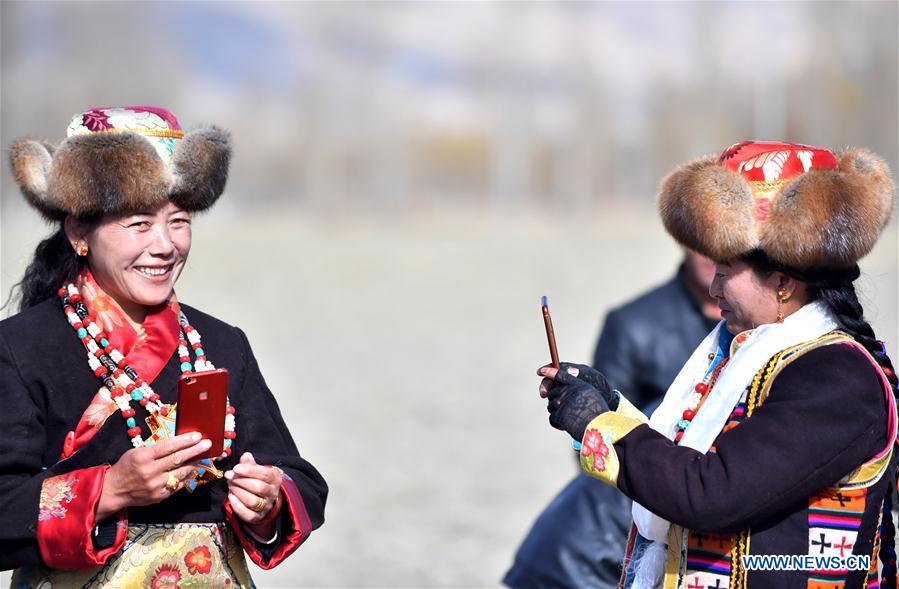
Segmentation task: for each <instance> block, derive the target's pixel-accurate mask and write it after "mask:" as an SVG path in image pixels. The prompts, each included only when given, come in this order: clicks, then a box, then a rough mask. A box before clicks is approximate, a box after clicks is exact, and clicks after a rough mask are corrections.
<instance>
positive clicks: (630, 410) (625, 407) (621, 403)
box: [615, 393, 649, 423]
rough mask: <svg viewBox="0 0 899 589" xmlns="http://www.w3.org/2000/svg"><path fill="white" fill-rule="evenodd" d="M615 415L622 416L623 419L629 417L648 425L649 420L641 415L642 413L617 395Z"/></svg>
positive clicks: (621, 396) (620, 395) (619, 394)
mask: <svg viewBox="0 0 899 589" xmlns="http://www.w3.org/2000/svg"><path fill="white" fill-rule="evenodd" d="M615 413H618V414H619V415H623V416H625V417H631V418H633V419H638V420H640V421H641V422H642V423H649V419H648V418H647V417H646V416H645V415H643V412H642V411H640V410H639V409H637V408H636V407H634V406H633V405H632V404H631V402H630V401H628V400H627V398H626V397H625V396H624V395H622V394H621V393H618V408H617V409H615Z"/></svg>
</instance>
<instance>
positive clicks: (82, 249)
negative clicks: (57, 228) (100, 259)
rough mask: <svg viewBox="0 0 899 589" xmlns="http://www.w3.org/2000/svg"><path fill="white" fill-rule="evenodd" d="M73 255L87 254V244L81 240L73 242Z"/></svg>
mask: <svg viewBox="0 0 899 589" xmlns="http://www.w3.org/2000/svg"><path fill="white" fill-rule="evenodd" d="M75 255H76V256H78V257H79V258H83V257H85V256H87V244H86V243H84V242H83V241H77V242H75Z"/></svg>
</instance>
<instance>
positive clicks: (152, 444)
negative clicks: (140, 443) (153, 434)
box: [144, 439, 156, 446]
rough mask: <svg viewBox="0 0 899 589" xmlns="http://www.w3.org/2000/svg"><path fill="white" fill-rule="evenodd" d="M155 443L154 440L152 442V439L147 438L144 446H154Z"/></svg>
mask: <svg viewBox="0 0 899 589" xmlns="http://www.w3.org/2000/svg"><path fill="white" fill-rule="evenodd" d="M155 445H156V442H154V441H153V440H152V439H148V440H147V441H146V442H144V446H155Z"/></svg>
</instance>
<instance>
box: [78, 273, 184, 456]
mask: <svg viewBox="0 0 899 589" xmlns="http://www.w3.org/2000/svg"><path fill="white" fill-rule="evenodd" d="M75 284H76V286H78V290H79V291H80V292H81V297H82V300H83V301H84V304H85V305H86V306H87V308H88V310H89V311H90V313H91V317H93V319H94V320H95V321H96V322H97V323H98V324H99V325H100V327H101V328H102V329H103V331H105V332H106V337H107V339H108V340H109V343H110V344H112V345H113V347H115V348H116V349H117V350H119V351H120V352H121V353H122V355H124V356H125V363H127V364H128V365H129V366H131V367H132V368H134V370H136V371H137V373H138V374H139V375H140V377H141V378H142V379H143V380H144V381H145V382H147V383H152V382H153V381H154V380H155V379H156V377H157V376H159V373H160V372H162V369H163V368H164V367H165V365H166V364H167V363H168V361H169V358H171V357H172V354H174V353H175V351H176V350H177V348H178V335H179V333H180V331H181V327H180V323H179V321H178V317H179V315H180V310H181V308H180V307H179V305H178V299H177V298H176V297H175V292H174V291H172V294H171V295H170V296H169V298H168V300H166V301H165V302H164V303H161V304H159V305H156V306H154V307H149V308H148V309H147V316H146V318H145V319H144V322H143V323H141V324H140V325H139V326H138V328H137V329H135V328H134V327H133V326H132V324H131V322H130V321H129V320H128V317H127V316H126V315H125V312H124V311H122V308H121V307H119V305H118V303H116V302H115V300H114V299H113V298H112V297H110V296H109V295H108V294H106V293H105V292H104V291H103V289H102V288H100V285H99V284H97V281H96V280H94V277H93V275H92V274H91V273H90V271H85V272H82V273H81V274H79V275H78V279H77V280H76V281H75ZM60 320H65V318H64V317H62V318H61V319H60ZM86 361H87V360H85V362H86ZM116 410H117V408H116V404H115V403H114V402H113V401H112V400H111V399H110V397H109V391H108V390H107V389H106V387H105V386H102V384H101V385H100V389H99V391H98V392H97V393H96V394H95V395H94V397H93V399H92V400H91V402H90V405H89V406H88V408H87V409H86V410H85V412H84V414H83V415H82V416H81V419H80V420H79V421H78V426H77V427H76V428H75V430H74V431H71V432H69V434H68V435H67V436H66V440H65V445H64V447H63V451H62V456H61V458H68V457H69V456H71V455H72V454H74V453H75V451H76V450H78V449H79V448H81V447H82V446H84V445H85V444H86V443H87V442H88V440H90V439H91V438H92V437H94V434H96V433H97V432H98V431H99V430H100V428H101V427H102V426H103V424H104V423H105V422H106V420H107V419H108V418H109V416H110V415H112V414H113V413H115V412H116Z"/></svg>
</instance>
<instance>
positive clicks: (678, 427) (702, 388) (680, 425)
mask: <svg viewBox="0 0 899 589" xmlns="http://www.w3.org/2000/svg"><path fill="white" fill-rule="evenodd" d="M729 359H730V356H725V357H724V358H722V359H721V361H720V362H718V365H717V366H715V368H714V370H712V372H711V373H709V375H708V376H707V377H706V378H704V379H703V380H702V381H700V382H698V383H696V386H695V387H693V391H694V392H693V393H692V394H691V395H690V400H689V405H687V408H686V409H684V413H683V415H682V416H681V417H682V419H680V420H679V421H678V422H677V423H675V424H674V431H675V432H677V433H676V434H674V443H675V444H679V443H680V440H681V438H683V437H684V432H685V431H687V428H688V427H690V422H691V421H693V418H694V417H696V413H697V412H698V411H699V408H700V407H702V404H703V403H704V402H705V400H706V397H708V394H709V391H710V390H712V387H714V386H715V381H717V380H718V375H720V374H721V371H722V370H723V369H724V366H725V365H726V364H727V361H728V360H729Z"/></svg>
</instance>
